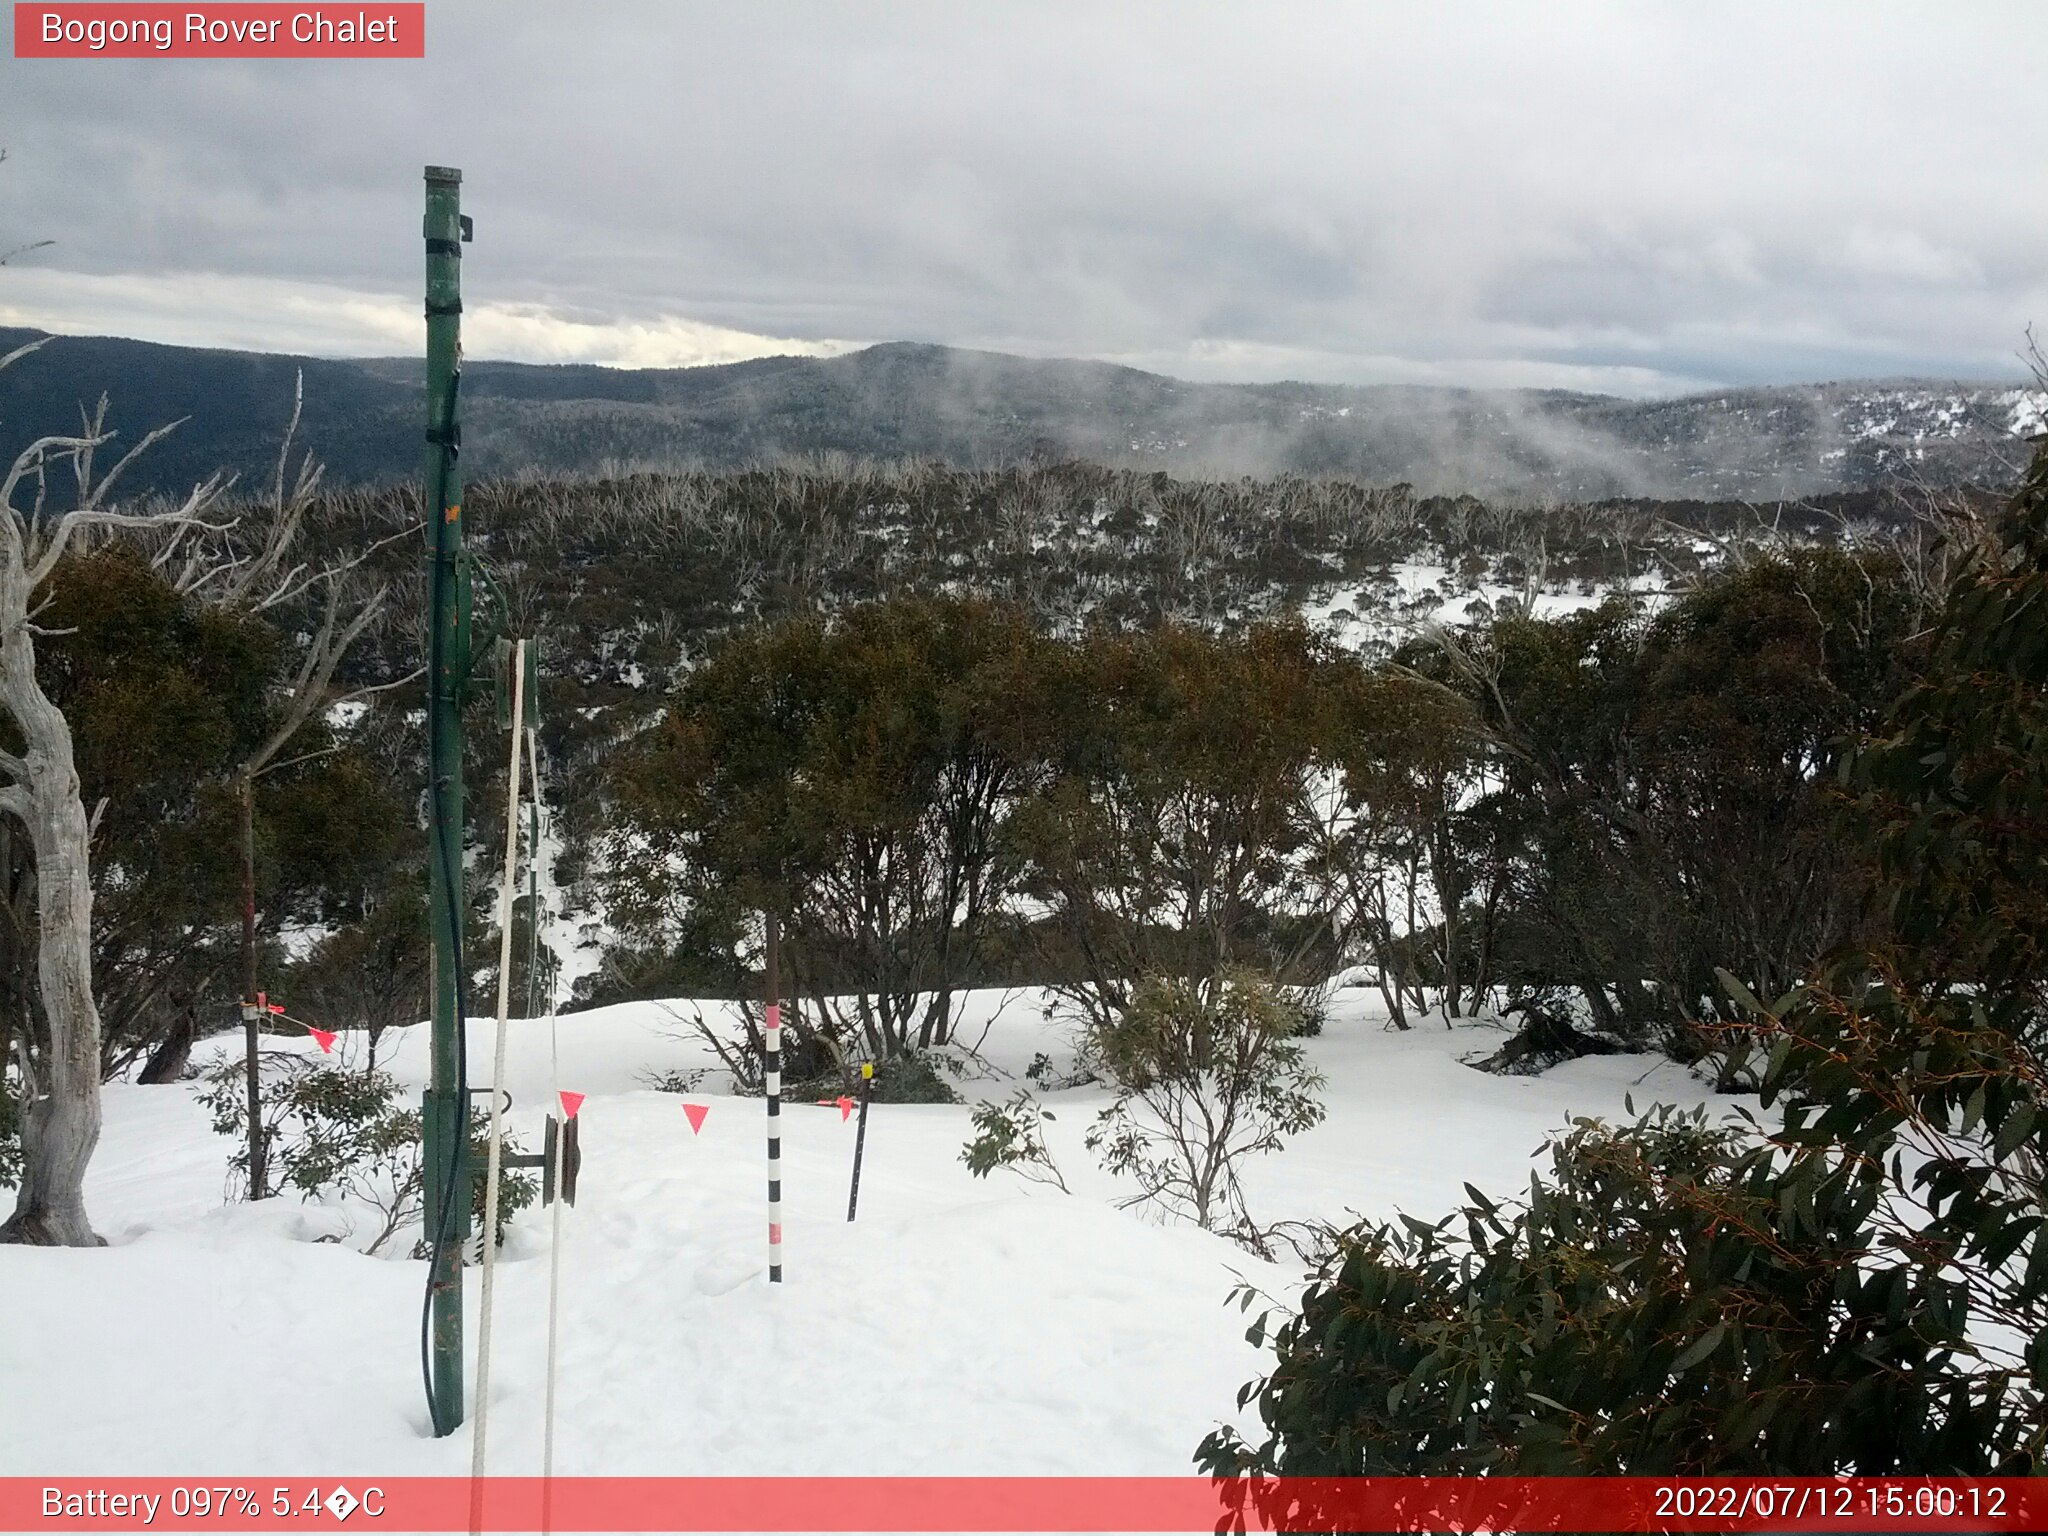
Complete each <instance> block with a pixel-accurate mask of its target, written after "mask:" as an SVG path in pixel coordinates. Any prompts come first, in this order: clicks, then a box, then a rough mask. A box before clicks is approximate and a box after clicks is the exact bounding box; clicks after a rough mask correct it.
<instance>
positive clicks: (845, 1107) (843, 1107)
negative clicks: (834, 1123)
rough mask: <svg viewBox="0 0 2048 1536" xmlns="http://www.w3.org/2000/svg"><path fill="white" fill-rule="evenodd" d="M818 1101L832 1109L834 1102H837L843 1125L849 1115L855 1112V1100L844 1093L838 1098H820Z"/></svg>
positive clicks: (840, 1120)
mask: <svg viewBox="0 0 2048 1536" xmlns="http://www.w3.org/2000/svg"><path fill="white" fill-rule="evenodd" d="M818 1102H819V1103H820V1104H822V1105H824V1106H825V1107H826V1108H827V1109H830V1108H831V1107H832V1106H833V1105H834V1104H837V1105H838V1106H839V1123H840V1124H841V1125H844V1124H846V1120H847V1117H848V1116H849V1115H851V1114H852V1113H853V1100H851V1099H849V1098H848V1097H847V1096H846V1095H845V1094H843V1093H842V1094H841V1095H839V1097H838V1098H836V1099H820V1100H818Z"/></svg>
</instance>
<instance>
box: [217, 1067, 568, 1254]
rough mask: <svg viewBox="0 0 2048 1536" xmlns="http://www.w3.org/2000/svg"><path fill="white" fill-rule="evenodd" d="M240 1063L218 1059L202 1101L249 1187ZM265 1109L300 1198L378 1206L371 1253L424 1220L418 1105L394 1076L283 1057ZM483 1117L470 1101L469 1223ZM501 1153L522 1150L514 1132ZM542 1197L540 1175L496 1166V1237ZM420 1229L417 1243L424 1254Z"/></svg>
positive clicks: (478, 1211) (485, 1148) (482, 1149)
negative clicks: (402, 1097) (403, 1099)
mask: <svg viewBox="0 0 2048 1536" xmlns="http://www.w3.org/2000/svg"><path fill="white" fill-rule="evenodd" d="M242 1070H243V1068H242V1063H241V1062H240V1061H239V1060H236V1059H229V1060H225V1061H223V1062H222V1063H221V1065H220V1066H218V1067H216V1068H215V1069H214V1071H213V1072H212V1073H211V1074H210V1076H209V1084H210V1085H209V1087H208V1088H207V1090H206V1091H205V1092H204V1093H203V1094H201V1095H200V1102H201V1103H202V1104H204V1105H205V1106H206V1107H207V1108H208V1109H209V1110H211V1111H212V1113H213V1128H214V1129H215V1130H216V1131H218V1132H219V1133H220V1134H222V1135H223V1136H232V1137H236V1138H238V1141H237V1146H236V1149H235V1152H234V1155H233V1156H232V1157H231V1158H230V1159H229V1166H230V1169H231V1170H232V1172H233V1174H235V1175H238V1176H239V1177H240V1179H241V1180H242V1184H243V1187H244V1188H245V1189H246V1187H247V1180H248V1172H249V1148H248V1141H247V1132H248V1118H247V1117H248V1109H247V1104H248V1100H247V1099H246V1097H245V1096H244V1087H243V1080H242ZM264 1104H265V1119H266V1121H267V1122H268V1123H269V1125H270V1127H271V1132H270V1135H271V1141H270V1146H271V1154H272V1156H271V1164H272V1167H273V1169H275V1171H276V1173H277V1176H278V1178H279V1180H280V1183H281V1185H282V1187H285V1188H289V1189H294V1190H297V1191H298V1193H299V1195H300V1198H302V1199H309V1200H310V1199H316V1198H332V1199H347V1200H351V1201H357V1202H360V1203H362V1204H364V1205H368V1206H370V1207H371V1208H372V1209H373V1210H375V1211H376V1212H377V1213H378V1217H379V1220H380V1225H379V1228H378V1230H377V1231H376V1232H375V1233H374V1234H373V1235H372V1236H371V1238H370V1241H369V1242H368V1243H367V1244H366V1245H365V1246H364V1247H363V1252H365V1253H376V1252H378V1251H379V1250H380V1249H382V1248H383V1247H384V1245H385V1244H386V1243H388V1242H390V1241H391V1239H392V1238H393V1237H395V1236H397V1235H398V1234H399V1233H400V1232H402V1231H404V1230H405V1229H407V1228H408V1227H411V1226H413V1225H415V1224H417V1223H419V1222H421V1221H422V1220H423V1215H424V1209H425V1193H426V1172H425V1169H424V1167H423V1164H422V1139H421V1127H420V1112H419V1110H418V1109H417V1108H416V1107H411V1106H406V1105H402V1104H401V1103H400V1102H399V1089H398V1085H397V1084H396V1083H395V1082H393V1081H392V1079H391V1078H390V1077H388V1076H387V1075H386V1074H384V1073H382V1072H375V1071H358V1070H353V1069H351V1068H348V1067H343V1066H333V1065H328V1064H326V1063H322V1062H315V1061H309V1060H307V1059H306V1058H304V1057H297V1056H286V1057H283V1058H282V1062H281V1067H280V1070H279V1071H278V1072H277V1073H276V1074H275V1076H274V1079H273V1080H272V1081H268V1082H266V1083H265V1084H264ZM489 1134H490V1121H489V1118H488V1117H487V1116H486V1115H485V1114H484V1113H482V1112H480V1111H472V1113H471V1116H470V1123H469V1155H470V1163H471V1166H472V1167H473V1168H475V1169H476V1170H478V1176H477V1177H475V1178H474V1179H472V1181H471V1185H470V1192H471V1205H470V1214H471V1220H472V1224H473V1225H477V1226H480V1225H481V1224H482V1221H483V1217H484V1179H483V1177H482V1170H483V1168H484V1167H485V1166H486V1163H485V1159H486V1157H487V1156H488V1152H489V1140H488V1138H489ZM502 1151H503V1154H504V1155H505V1156H518V1155H521V1153H522V1152H523V1148H522V1147H521V1146H520V1143H519V1142H518V1140H517V1139H516V1138H515V1137H513V1136H511V1135H510V1134H506V1135H505V1136H504V1137H503V1138H502ZM539 1197H540V1183H539V1181H538V1180H537V1179H535V1178H533V1177H531V1176H530V1175H528V1174H526V1173H523V1172H521V1171H519V1170H516V1169H510V1168H502V1167H501V1168H500V1170H499V1174H498V1230H497V1234H496V1236H497V1241H498V1242H500V1243H502V1242H504V1240H505V1229H506V1226H507V1225H508V1224H509V1223H510V1222H511V1219H512V1218H513V1217H514V1216H515V1215H517V1214H518V1213H519V1212H520V1211H522V1210H525V1209H526V1208H527V1207H528V1206H530V1205H532V1204H533V1203H534V1201H536V1200H537V1199H538V1198H539ZM424 1249H425V1240H424V1238H423V1239H422V1240H421V1242H420V1243H418V1244H416V1245H415V1247H414V1257H416V1258H417V1257H423V1256H424Z"/></svg>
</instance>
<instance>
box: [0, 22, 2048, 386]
mask: <svg viewBox="0 0 2048 1536" xmlns="http://www.w3.org/2000/svg"><path fill="white" fill-rule="evenodd" d="M428 39H429V41H428V54H429V57H428V59H427V60H426V61H425V62H424V63H418V62H402V63H389V64H383V63H378V64H371V63H362V62H353V61H304V62H293V63H260V64H259V63H245V62H239V61H234V62H230V61H219V62H213V61H194V60H135V61H127V60H119V61H89V62H88V61H79V62H74V61H37V60H11V59H9V60H5V61H0V144H4V145H5V146H6V147H7V148H8V149H9V151H10V152H11V158H10V159H9V161H8V162H7V163H6V164H5V165H4V166H0V249H5V248H7V247H9V246H11V245H14V244H17V243H20V242H23V241H26V240H30V239H50V240H52V241H54V242H55V244H53V245H52V246H50V247H48V248H46V249H43V250H39V251H36V252H33V253H31V254H29V255H27V256H25V257H22V258H20V259H19V260H18V261H17V263H16V264H14V265H11V266H9V267H7V268H5V269H4V270H0V322H5V323H16V324H32V325H43V326H48V327H50V328H53V329H60V330H67V331H103V332H117V333H122V334H129V335H139V336H145V337H150V338H154V339H162V340H167V341H181V342H198V343H202V344H217V345H227V346H241V347H263V348H266V349H273V350H303V351H312V352H321V353H332V354H357V355H363V354H376V353H396V352H410V351H412V350H414V349H415V348H416V347H417V345H418V341H419V323H418V319H417V309H418V297H417V290H418V283H419V275H418V269H419V239H418V232H419V172H420V167H421V165H422V164H424V163H426V162H428V161H433V162H437V163H446V164H454V165H459V166H461V167H462V168H463V170H464V172H465V177H466V186H465V206H466V207H467V208H468V209H469V210H470V211H471V212H472V213H473V214H474V216H475V218H476V221H477V226H478V238H477V243H476V245H475V246H474V247H472V248H471V252H470V260H469V261H468V263H467V265H466V269H465V280H466V284H467V288H468V293H469V295H470V300H469V301H470V303H471V306H472V308H471V313H470V323H469V327H468V333H467V341H468V345H469V349H470V351H471V353H472V355H479V356H501V357H515V358H521V359H527V360H534V361H592V362H613V363H620V364H625V365H629V366H641V365H657V364H658V365H678V364H690V363H699V362H716V361H729V360H733V359H735V358H739V357H746V356H758V355H763V354H767V353H775V352H795V351H803V352H819V353H824V352H831V351H836V350H842V349H844V348H845V347H847V346H854V345H861V344H864V343H867V342H870V341H878V340H889V339H914V340H929V341H943V342H948V343H952V344H955V345H961V346H969V347H984V348H990V349H994V350H1002V351H1014V352H1021V353H1025V354H1031V355H1041V356H1053V355H1058V356H1084V357H1098V358H1104V359H1109V360H1113V361H1119V362H1126V363H1130V364H1133V365H1136V366H1140V367H1146V368H1151V369H1155V370H1158V371H1161V372H1166V373H1173V374H1179V375H1183V376H1187V377H1194V378H1213V379H1246V380H1253V379H1279V378H1309V379H1317V380H1327V381H1333V382H1350V383H1373V382H1420V383H1438V384H1485V385H1497V384H1522V385H1543V386H1554V387H1562V388H1572V389H1585V390H1597V391H1607V392H1614V393H1626V394H1655V393H1664V392H1670V391H1675V390H1681V389H1687V388H1697V387H1708V386H1713V385H1719V384H1729V383H1745V382H1767V381H1788V380H1795V379H1821V378H1834V377H1850V376H1871V375H1889V374H1903V373H1920V374H1950V375H1963V376H1968V377H1976V378H1986V379H1996V378H2007V377H2015V376H2017V375H2018V373H2019V371H2020V370H2019V364H2018V362H2017V361H2016V359H2015V356H2014V354H2015V352H2016V351H2017V350H2018V349H2019V348H2020V347H2021V346H2022V345H2023V331H2024V328H2025V327H2026V326H2027V325H2028V324H2029V323H2031V322H2034V321H2036V320H2044V321H2048V276H2044V274H2048V260H2044V254H2043V253H2044V252H2048V202H2044V200H2043V199H2041V198H2040V197H2039V196H2037V195H2035V193H2034V191H2033V188H2034V185H2035V183H2036V182H2037V181H2038V178H2039V172H2038V167H2037V157H2038V152H2039V146H2040V145H2041V144H2042V143H2043V142H2044V141H2048V102H2044V100H2043V98H2042V95H2041V92H2040V91H2039V82H2038V79H2037V74H2038V63H2039V60H2040V59H2041V58H2043V57H2048V49H2044V46H2043V45H2044V44H2048V10H2044V9H2043V8H2041V7H2038V6H2033V5H2027V4H2013V5H2009V6H2000V5H1993V4H1982V5H1972V6H1967V7H1963V6H1953V5H1934V4H1925V5H1896V4H1894V5H1887V4H1872V3H1856V4H1843V5H1828V4H1809V5H1802V6H1798V7H1785V6H1779V5H1761V4H1759V5H1736V4H1729V5H1716V6H1711V7H1708V6H1697V5H1690V4H1675V3H1674V4H1668V5H1645V4H1612V5H1584V4H1572V5H1554V6H1544V7H1529V6H1523V5H1512V6H1509V5H1501V6H1495V7H1488V6H1483V5H1460V6H1457V7H1440V6H1435V5H1425V4H1420V3H1417V4H1400V5H1393V4H1357V5H1331V4H1301V5H1287V4H1269V5H1261V6H1258V7H1249V6H1242V5H1235V4H1224V3H1216V4H1207V5H1204V4H1198V3H1172V4H1169V3H1164V0H1160V3H1140V4H1132V5H1114V6H1112V5H1106V4H1086V5H1080V4H1062V3H1050V0H1033V3H1030V4H1023V3H1018V4H1010V5H988V6H980V5H977V6H953V5H946V6H939V5H921V4H909V3H903V0H891V3H887V4H872V5H853V4H832V5H825V4H818V5H799V4H787V3H770V4H759V3H752V4H736V3H735V4H715V3H693V4H691V5H689V6H674V5H663V4H645V5H624V4H607V5H605V6H602V7H597V6H584V7H575V8H571V7H569V6H567V5H539V4H518V3H504V0H498V3H493V4H489V5H482V4H467V3H454V0H434V3H433V4H432V5H431V6H430V7H429V16H428Z"/></svg>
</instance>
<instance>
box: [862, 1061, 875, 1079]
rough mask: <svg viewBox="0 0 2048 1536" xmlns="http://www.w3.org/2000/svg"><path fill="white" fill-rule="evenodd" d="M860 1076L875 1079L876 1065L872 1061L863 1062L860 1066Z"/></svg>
mask: <svg viewBox="0 0 2048 1536" xmlns="http://www.w3.org/2000/svg"><path fill="white" fill-rule="evenodd" d="M860 1075H861V1076H862V1077H873V1076H874V1075H875V1064H874V1063H873V1062H872V1061H864V1062H862V1063H861V1064H860Z"/></svg>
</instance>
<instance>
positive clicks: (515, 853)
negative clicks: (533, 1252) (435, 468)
mask: <svg viewBox="0 0 2048 1536" xmlns="http://www.w3.org/2000/svg"><path fill="white" fill-rule="evenodd" d="M525 733H526V642H525V641H524V640H514V641H513V642H512V766H511V767H510V768H509V769H508V770H507V774H506V789H505V879H504V883H503V884H502V885H501V886H500V887H499V888H498V1039H497V1049H496V1053H495V1055H494V1056H493V1058H492V1066H491V1137H490V1143H489V1150H488V1151H487V1153H486V1154H485V1157H484V1231H483V1244H484V1253H483V1264H484V1278H483V1294H482V1296H481V1298H480V1299H479V1301H478V1303H477V1335H476V1432H475V1435H474V1437H473V1438H472V1440H471V1442H470V1451H469V1476H470V1488H471V1490H472V1494H471V1499H472V1503H471V1507H470V1526H471V1528H472V1529H474V1530H482V1529H483V1526H482V1523H481V1521H482V1514H483V1496H484V1485H483V1476H484V1436H485V1432H486V1431H487V1430H488V1429H489V1427H490V1422H491V1295H492V1292H491V1282H492V1279H493V1277H494V1276H495V1275H496V1274H497V1270H498V1170H499V1169H500V1168H501V1167H502V1166H503V1163H504V1156H505V1020H506V1016H507V1015H508V1014H509V1013H510V1012H511V1008H512V897H513V893H514V892H516V891H517V890H518V888H519V766H520V765H519V748H520V745H521V741H520V738H521V737H522V736H523V735H525ZM558 1161H561V1160H560V1159H558ZM558 1215H559V1213H558Z"/></svg>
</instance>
